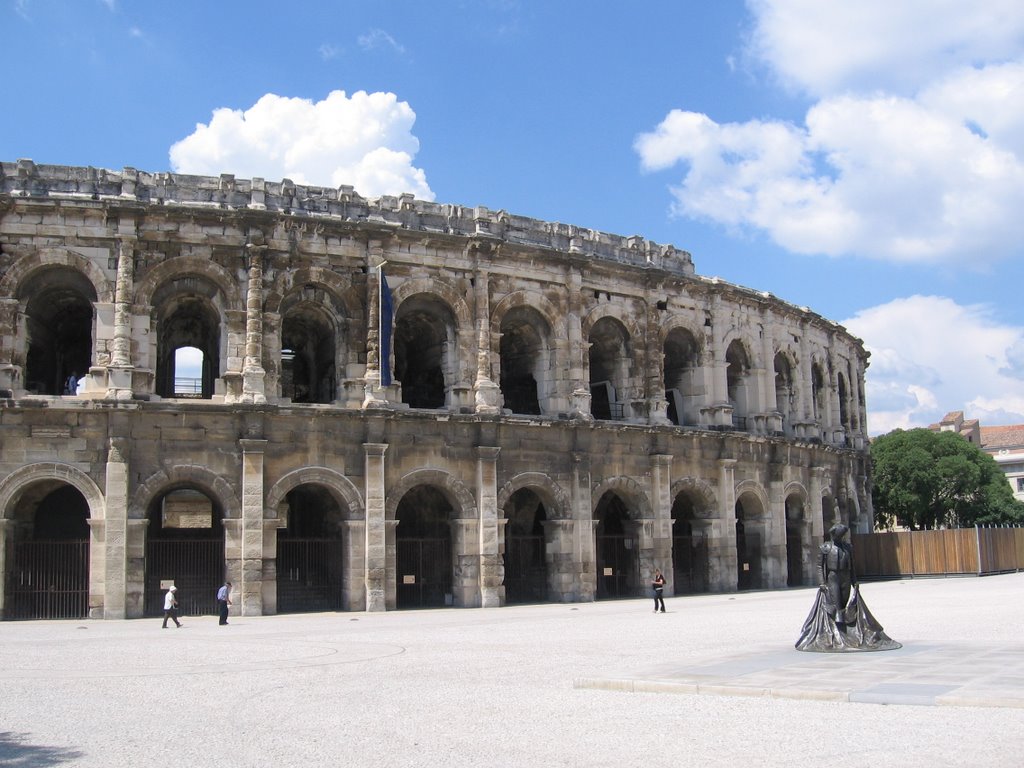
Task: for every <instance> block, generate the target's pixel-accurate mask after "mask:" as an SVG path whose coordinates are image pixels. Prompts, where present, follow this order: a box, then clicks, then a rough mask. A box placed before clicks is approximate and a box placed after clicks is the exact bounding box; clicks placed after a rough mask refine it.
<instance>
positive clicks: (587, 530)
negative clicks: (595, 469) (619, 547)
mask: <svg viewBox="0 0 1024 768" xmlns="http://www.w3.org/2000/svg"><path fill="white" fill-rule="evenodd" d="M572 459H573V477H572V502H573V510H572V512H573V518H574V520H575V523H576V524H575V526H574V527H573V535H574V537H575V542H574V546H573V555H574V560H575V563H576V580H577V594H578V595H579V600H580V601H581V602H592V601H593V600H594V597H595V596H596V595H597V539H596V531H597V520H595V519H594V512H593V503H592V500H591V493H590V468H589V467H588V466H584V465H583V461H584V456H583V455H582V454H579V453H574V454H573V457H572Z"/></svg>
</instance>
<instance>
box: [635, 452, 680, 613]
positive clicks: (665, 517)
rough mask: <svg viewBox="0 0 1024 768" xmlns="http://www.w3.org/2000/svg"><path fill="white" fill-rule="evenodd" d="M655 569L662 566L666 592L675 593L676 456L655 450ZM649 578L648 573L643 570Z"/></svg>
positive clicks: (652, 469) (653, 491) (652, 494)
mask: <svg viewBox="0 0 1024 768" xmlns="http://www.w3.org/2000/svg"><path fill="white" fill-rule="evenodd" d="M650 459H651V504H652V509H651V515H652V517H651V521H650V528H651V534H650V535H651V569H652V572H651V574H649V575H650V577H651V578H652V579H653V578H654V573H653V569H654V568H660V569H661V572H662V574H663V575H664V576H665V594H666V595H673V594H675V583H674V579H673V574H672V474H671V471H672V457H671V456H669V455H667V454H652V455H651V457H650ZM641 576H642V577H643V578H644V579H647V576H648V574H645V573H643V572H642V571H641Z"/></svg>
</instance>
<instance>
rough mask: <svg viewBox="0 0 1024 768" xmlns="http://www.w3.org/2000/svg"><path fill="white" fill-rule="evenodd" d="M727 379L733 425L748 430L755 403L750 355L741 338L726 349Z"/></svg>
mask: <svg viewBox="0 0 1024 768" xmlns="http://www.w3.org/2000/svg"><path fill="white" fill-rule="evenodd" d="M725 362H726V369H725V381H726V388H727V390H728V393H729V404H730V405H731V406H732V425H733V427H734V428H735V429H737V430H740V431H746V429H747V416H749V415H750V406H751V405H752V404H753V400H754V393H753V382H752V380H751V367H750V355H749V354H748V353H747V348H746V346H744V344H743V342H742V341H740V340H739V339H733V340H732V342H731V343H730V344H729V347H728V349H726V351H725Z"/></svg>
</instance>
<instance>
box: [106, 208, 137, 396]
mask: <svg viewBox="0 0 1024 768" xmlns="http://www.w3.org/2000/svg"><path fill="white" fill-rule="evenodd" d="M132 229H134V222H132ZM136 239H137V238H136V236H135V234H134V233H133V234H130V235H118V240H119V243H118V257H117V278H116V280H115V283H114V338H113V340H112V341H111V345H110V363H109V364H108V366H107V399H108V400H131V399H132V371H133V369H134V364H133V361H132V295H133V294H134V292H135V242H136Z"/></svg>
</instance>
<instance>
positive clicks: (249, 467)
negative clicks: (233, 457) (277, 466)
mask: <svg viewBox="0 0 1024 768" xmlns="http://www.w3.org/2000/svg"><path fill="white" fill-rule="evenodd" d="M238 442H239V445H240V446H241V449H242V531H241V534H242V536H241V573H240V574H238V573H236V574H235V577H236V578H237V579H238V581H235V584H236V585H237V587H236V589H237V594H238V595H239V597H240V598H241V603H242V605H241V608H240V610H241V614H242V615H243V616H260V615H262V614H263V462H264V452H265V451H266V448H267V441H266V440H254V439H251V438H242V439H241V440H239V441H238ZM236 570H237V569H236ZM233 581H234V580H233ZM236 602H237V601H236Z"/></svg>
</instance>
